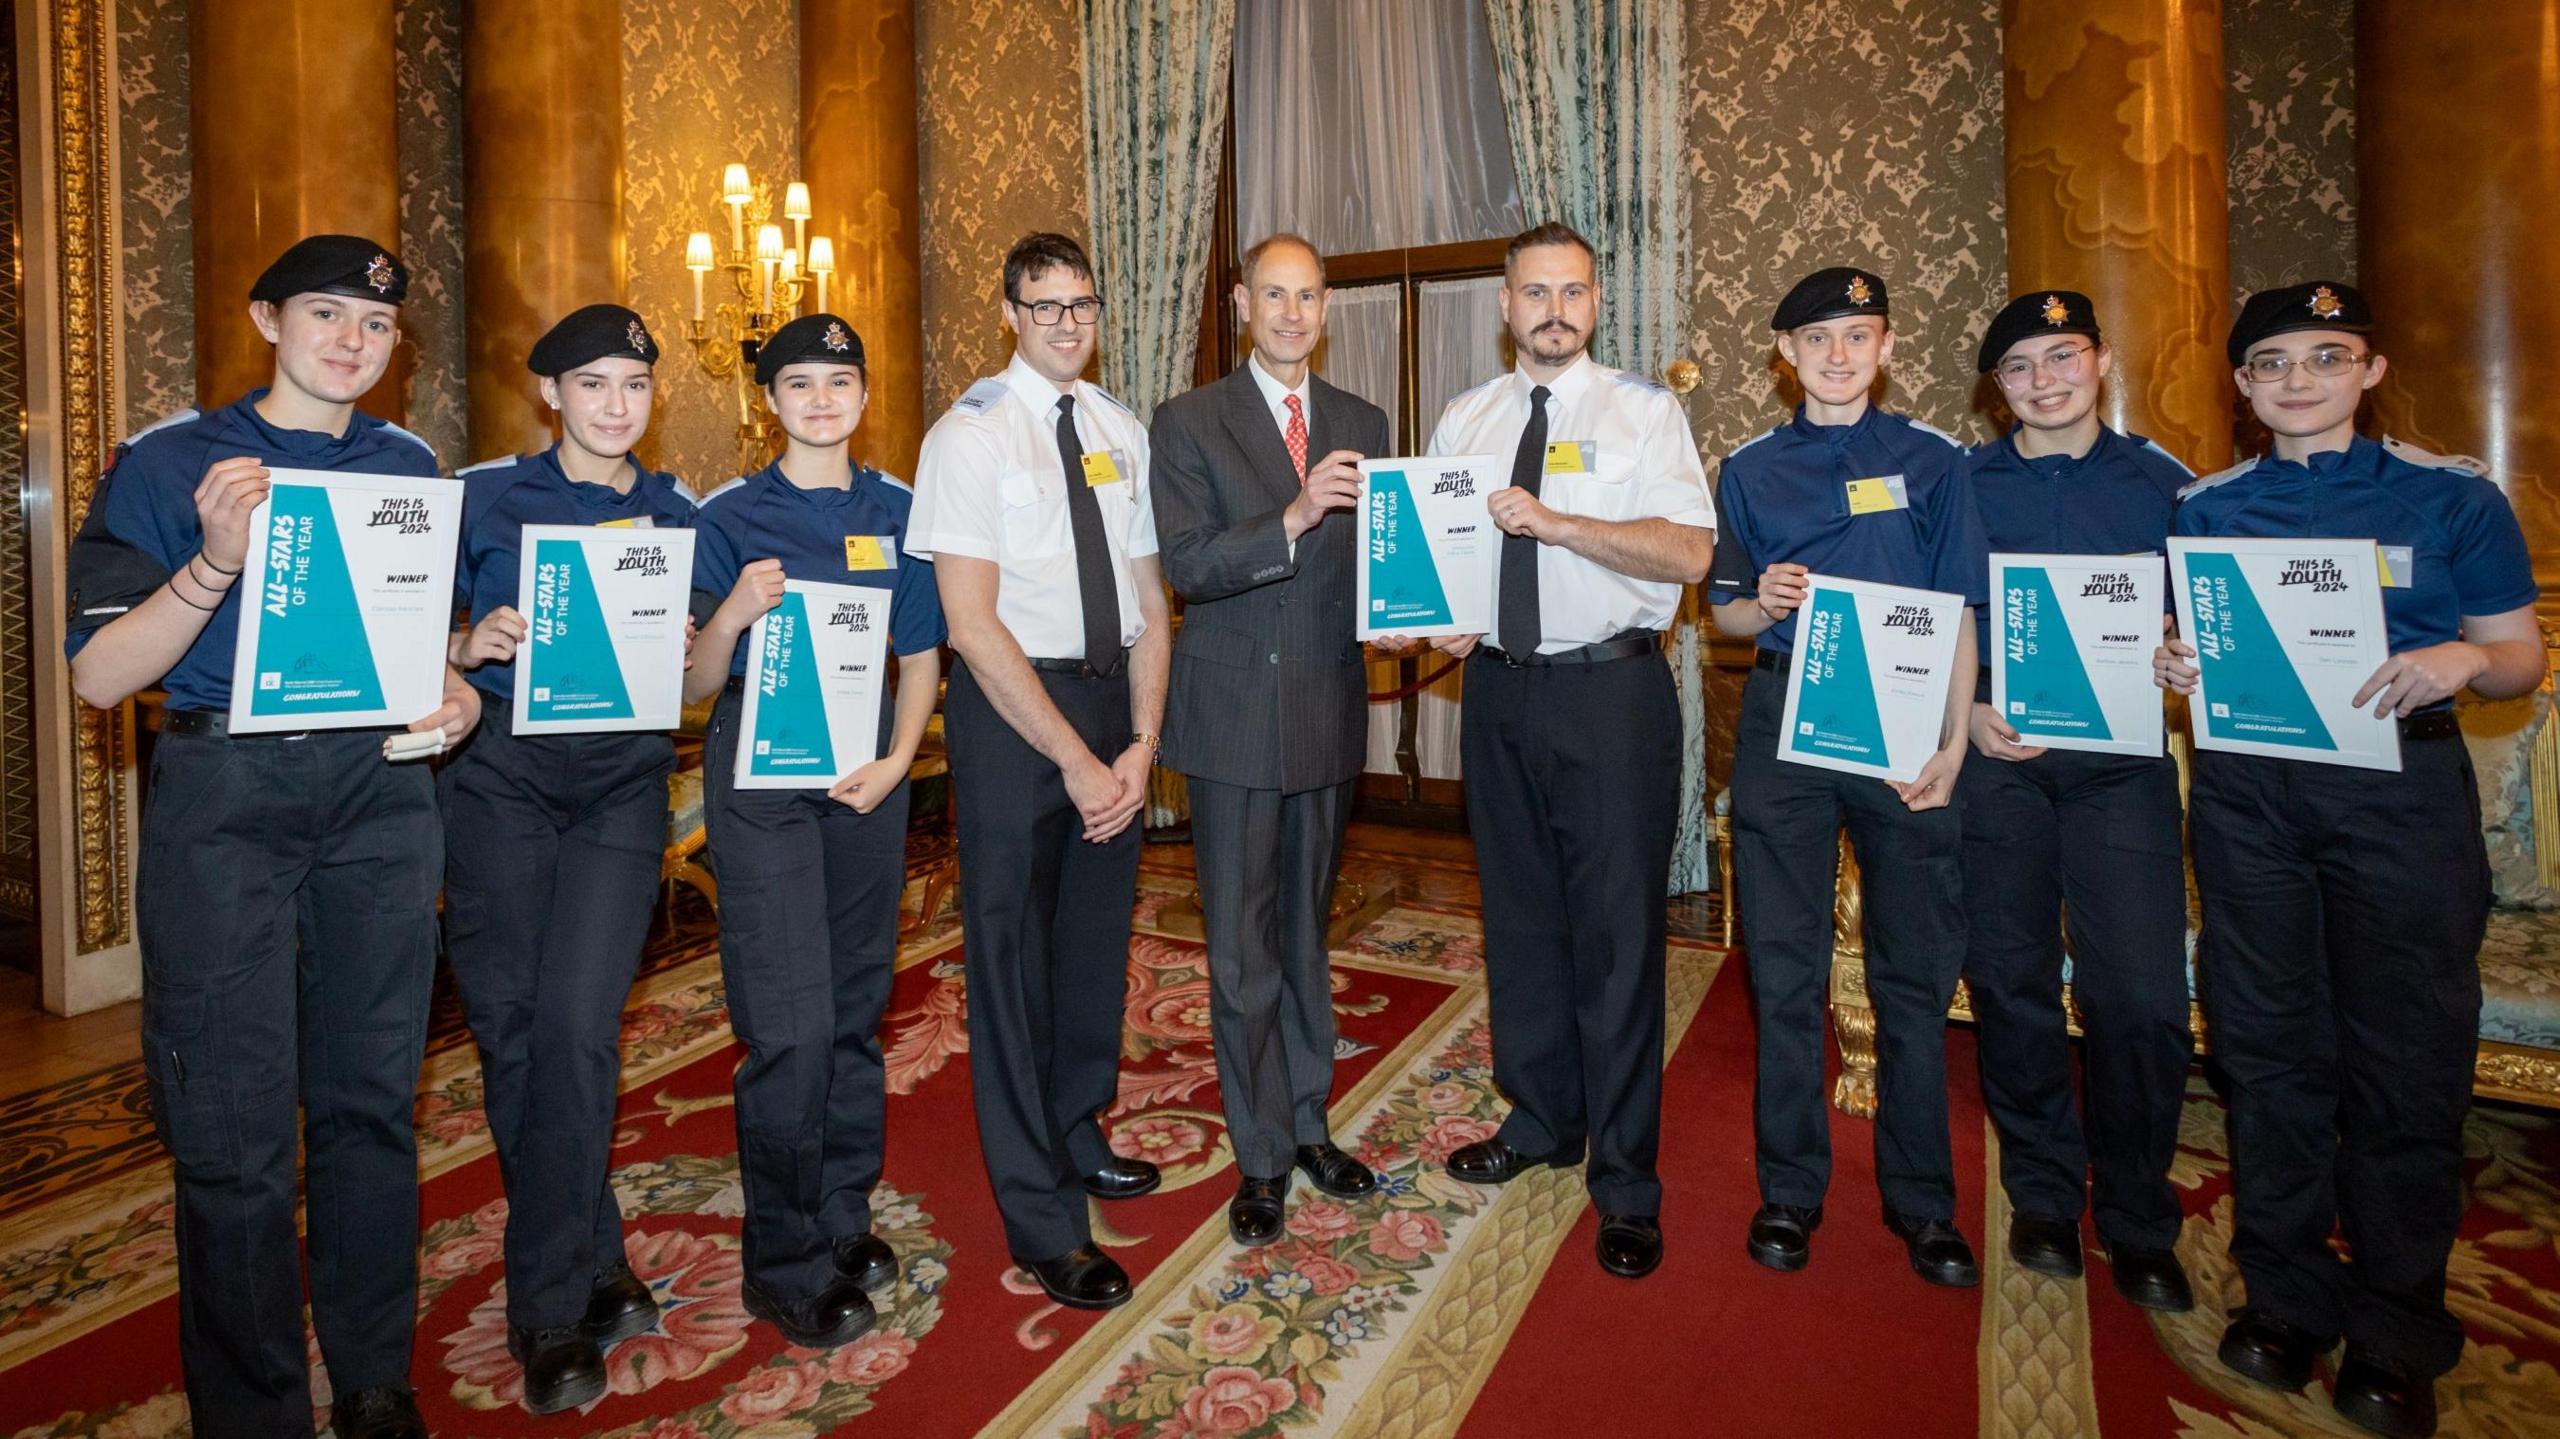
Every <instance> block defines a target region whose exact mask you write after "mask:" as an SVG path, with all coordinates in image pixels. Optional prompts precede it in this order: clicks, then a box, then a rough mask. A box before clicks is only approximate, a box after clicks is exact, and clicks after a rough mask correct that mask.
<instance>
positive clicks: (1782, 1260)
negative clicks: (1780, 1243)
mask: <svg viewBox="0 0 2560 1439" xmlns="http://www.w3.org/2000/svg"><path fill="white" fill-rule="evenodd" d="M1744 1247H1745V1248H1747V1249H1749V1250H1750V1251H1751V1262H1752V1263H1754V1264H1757V1265H1759V1266H1760V1267H1761V1268H1763V1269H1775V1270H1776V1271H1778V1272H1779V1273H1780V1274H1793V1273H1795V1272H1796V1271H1797V1270H1799V1269H1802V1268H1804V1267H1805V1266H1806V1265H1808V1264H1811V1263H1812V1262H1813V1249H1812V1247H1811V1246H1807V1247H1805V1248H1803V1249H1799V1250H1796V1251H1795V1252H1793V1253H1789V1252H1788V1251H1786V1250H1784V1249H1780V1248H1778V1247H1777V1246H1776V1245H1774V1244H1763V1243H1761V1242H1760V1241H1759V1240H1757V1239H1754V1240H1751V1241H1749V1242H1748V1243H1747V1244H1746V1245H1745V1246H1744Z"/></svg>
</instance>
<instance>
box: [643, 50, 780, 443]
mask: <svg viewBox="0 0 2560 1439" xmlns="http://www.w3.org/2000/svg"><path fill="white" fill-rule="evenodd" d="M799 25H800V19H799V10H798V9H797V7H796V6H794V5H793V3H792V0H623V6H622V145H623V175H622V216H623V226H624V229H625V230H626V232H627V234H628V240H629V251H628V253H629V255H630V265H631V274H630V280H629V285H628V291H627V293H628V296H629V303H630V305H631V307H632V308H633V309H636V310H638V311H639V312H640V313H641V315H642V316H643V317H645V318H646V319H647V320H648V322H649V324H650V327H651V328H652V329H654V330H655V331H656V332H657V333H659V334H660V335H663V336H667V337H669V340H670V345H669V353H668V355H667V358H666V360H665V362H664V363H662V364H661V365H660V366H659V367H658V401H657V409H656V413H655V416H654V417H653V418H652V419H651V421H650V424H649V439H648V441H647V443H646V444H645V445H644V446H643V447H642V451H641V453H642V457H643V458H644V459H646V460H647V461H648V462H649V463H650V464H652V465H655V466H656V467H658V468H660V469H665V470H672V471H674V472H675V473H676V474H678V475H680V476H682V477H683V478H684V479H685V480H686V481H688V482H689V483H691V484H692V485H693V486H694V488H695V489H696V490H710V489H713V488H715V487H717V486H719V485H723V484H726V483H728V482H729V480H730V479H731V478H733V477H734V476H736V475H737V473H738V469H739V460H738V443H737V422H738V421H737V403H736V400H735V398H734V392H733V390H732V389H731V382H729V381H725V380H723V381H717V382H715V381H713V380H712V379H711V378H710V377H709V376H708V375H706V374H704V373H703V371H702V367H701V366H700V365H698V364H696V363H695V362H694V359H693V354H692V351H691V349H690V347H688V346H684V345H682V344H679V343H675V341H674V337H676V336H680V335H682V334H683V333H684V326H685V322H686V321H687V320H688V319H690V318H691V316H692V314H693V277H692V275H691V274H690V273H689V272H688V271H687V270H686V269H685V268H684V241H685V236H687V235H688V234H691V233H692V232H693V231H695V230H708V229H713V228H714V227H715V224H716V226H717V227H718V229H719V230H721V231H725V230H726V228H727V221H728V211H727V210H725V209H723V208H721V206H720V205H719V203H718V201H719V198H720V171H721V167H722V166H724V165H727V164H729V163H730V162H732V161H742V162H744V163H745V164H746V166H747V168H748V170H749V171H750V172H752V173H753V174H754V176H755V180H756V186H757V198H756V204H755V205H754V206H751V207H749V208H750V213H749V216H748V223H749V224H750V225H752V224H754V223H755V218H756V216H755V212H756V211H759V210H762V211H768V212H771V213H773V215H774V217H775V219H776V221H777V222H778V221H779V219H780V215H779V212H780V209H781V187H782V186H783V184H785V183H787V182H788V181H790V180H791V179H792V178H794V176H795V175H796V174H797V173H798V170H799V159H800V60H799V53H800V52H799ZM719 244H720V245H721V247H722V248H723V249H725V248H726V247H727V245H728V237H727V235H726V234H725V233H722V234H721V235H720V236H719ZM720 278H721V277H720V276H718V275H714V276H713V279H714V280H715V281H716V280H719V279H720Z"/></svg>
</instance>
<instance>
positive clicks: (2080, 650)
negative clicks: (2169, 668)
mask: <svg viewBox="0 0 2560 1439" xmlns="http://www.w3.org/2000/svg"><path fill="white" fill-rule="evenodd" d="M2163 573H2164V572H2163V566H2162V562H2161V559H2160V557H2159V556H2158V555H2010V554H1995V555H1993V556H1992V557H1991V656H1990V658H1991V703H1992V707H1993V708H1995V709H1997V710H1998V711H1999V712H2000V717H2001V719H2003V720H2004V721H2006V722H2007V723H2008V725H2009V727H2010V728H2011V729H2013V730H2016V731H2017V733H2018V742H2019V743H2020V744H2025V745H2041V746H2043V747H2045V748H2047V749H2079V750H2094V751H2097V752H2099V753H2101V754H2132V755H2158V754H2160V753H2162V752H2163V746H2164V744H2165V742H2166V738H2167V737H2166V734H2165V730H2166V726H2165V724H2164V723H2163V721H2162V717H2161V708H2160V694H2159V691H2158V690H2157V689H2156V688H2154V687H2153V685H2152V682H2151V651H2152V647H2153V646H2154V645H2156V644H2157V643H2158V642H2159V633H2160V615H2161V612H2162V611H2161V601H2162V600H2163V598H2164V596H2163V595H2162V594H2161V592H2160V591H2161V585H2162V583H2163Z"/></svg>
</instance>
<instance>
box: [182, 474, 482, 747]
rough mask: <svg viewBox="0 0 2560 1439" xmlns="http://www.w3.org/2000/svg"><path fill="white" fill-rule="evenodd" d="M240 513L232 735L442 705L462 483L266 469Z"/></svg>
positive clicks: (384, 720) (329, 725) (404, 718)
mask: <svg viewBox="0 0 2560 1439" xmlns="http://www.w3.org/2000/svg"><path fill="white" fill-rule="evenodd" d="M267 483H268V490H267V498H266V500H265V502H264V503H262V504H260V505H259V506H258V507H257V509H256V510H255V511H254V512H252V514H251V515H250V518H249V530H250V541H249V553H248V555H247V564H246V566H245V567H244V569H245V572H244V573H243V575H242V576H241V580H240V591H241V594H240V637H239V643H238V646H237V647H236V648H235V649H234V650H233V651H232V663H231V714H230V728H231V730H232V732H233V733H235V734H256V733H260V732H272V731H276V730H316V729H372V728H376V727H380V726H385V725H405V724H408V723H410V722H412V721H414V720H417V719H419V718H420V717H422V716H425V715H430V714H433V713H434V712H435V711H436V710H438V709H440V708H441V707H442V706H443V704H444V677H445V639H446V632H447V631H448V630H449V629H450V628H451V627H452V624H453V560H454V551H455V546H456V538H457V536H458V535H459V533H460V530H461V520H462V486H460V485H458V484H455V483H454V482H453V481H451V480H446V479H418V478H413V477H408V476H398V475H352V474H338V473H335V472H331V471H321V470H282V469H280V470H271V471H269V473H268V480H267Z"/></svg>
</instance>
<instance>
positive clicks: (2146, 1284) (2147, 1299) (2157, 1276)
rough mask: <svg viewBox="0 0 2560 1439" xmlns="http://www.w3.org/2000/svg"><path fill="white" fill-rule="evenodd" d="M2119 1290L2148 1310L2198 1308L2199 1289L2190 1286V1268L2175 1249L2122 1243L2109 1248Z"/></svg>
mask: <svg viewBox="0 0 2560 1439" xmlns="http://www.w3.org/2000/svg"><path fill="white" fill-rule="evenodd" d="M2107 1262H2108V1266H2109V1267H2110V1268H2111V1269H2113V1270H2114V1271H2115V1276H2116V1292H2117V1293H2118V1294H2121V1295H2123V1296H2124V1297H2125V1298H2127V1299H2130V1300H2132V1301H2133V1302H2134V1303H2136V1304H2138V1305H2140V1306H2142V1307H2143V1308H2145V1309H2156V1310H2158V1311H2160V1312H2161V1313H2163V1314H2184V1313H2186V1312H2187V1311H2188V1310H2190V1309H2193V1308H2195V1307H2196V1292H2195V1291H2194V1290H2193V1289H2190V1288H2188V1287H2187V1271H2186V1267H2185V1266H2184V1265H2181V1264H2180V1263H2178V1251H2176V1250H2174V1249H2136V1248H2134V1247H2133V1246H2131V1245H2126V1244H2119V1245H2116V1246H2114V1247H2113V1248H2112V1249H2110V1250H2109V1251H2108V1254H2107Z"/></svg>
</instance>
